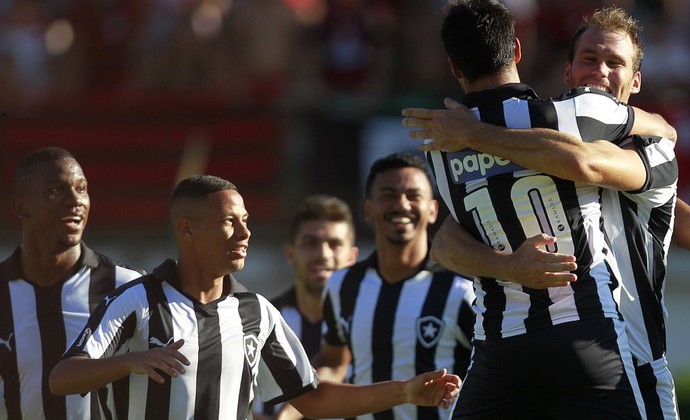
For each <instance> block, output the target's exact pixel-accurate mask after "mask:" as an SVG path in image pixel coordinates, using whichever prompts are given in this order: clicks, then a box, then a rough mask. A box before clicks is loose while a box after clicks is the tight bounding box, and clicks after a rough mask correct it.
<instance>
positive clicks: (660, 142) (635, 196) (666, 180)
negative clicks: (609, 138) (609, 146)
mask: <svg viewBox="0 0 690 420" xmlns="http://www.w3.org/2000/svg"><path fill="white" fill-rule="evenodd" d="M628 143H632V144H633V145H634V147H635V150H636V151H637V153H638V155H639V156H640V158H641V159H642V162H643V164H644V166H645V170H646V171H647V179H646V181H645V183H644V185H643V186H642V188H640V189H639V190H636V191H628V192H625V195H626V196H627V197H628V198H629V199H631V200H633V201H636V202H643V203H646V205H649V204H650V203H651V204H652V205H653V206H654V207H657V206H660V205H663V204H665V203H667V202H668V201H669V200H671V199H672V198H673V197H674V196H675V194H676V184H677V182H678V161H677V160H676V155H675V152H674V147H675V144H674V143H673V141H671V140H669V139H666V138H663V137H651V136H650V137H643V136H638V135H634V136H632V137H630V138H629V139H628V140H626V142H625V143H623V144H622V145H621V146H625V145H627V144H628Z"/></svg>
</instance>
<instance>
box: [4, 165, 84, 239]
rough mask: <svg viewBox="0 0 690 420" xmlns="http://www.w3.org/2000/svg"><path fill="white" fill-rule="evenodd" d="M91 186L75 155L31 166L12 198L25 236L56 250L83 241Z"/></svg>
mask: <svg viewBox="0 0 690 420" xmlns="http://www.w3.org/2000/svg"><path fill="white" fill-rule="evenodd" d="M87 187H88V185H87V182H86V177H85V176H84V172H83V171H82V169H81V166H79V163H77V161H76V160H74V159H71V158H65V159H58V160H53V161H43V162H39V163H35V164H34V165H32V166H31V167H30V168H28V169H27V170H26V174H25V175H24V176H23V178H22V180H21V182H20V185H19V186H18V188H17V191H15V195H14V197H13V199H12V206H13V208H14V211H15V213H16V214H17V215H18V216H19V217H20V218H21V219H22V226H23V232H24V235H25V240H35V241H40V242H41V243H45V244H46V247H47V248H49V249H53V250H54V251H56V252H62V251H64V250H67V249H69V248H72V247H74V246H77V245H79V243H80V241H81V238H82V234H83V232H84V228H85V227H86V222H87V220H88V217H89V208H90V206H91V202H90V199H89V193H88V188H87Z"/></svg>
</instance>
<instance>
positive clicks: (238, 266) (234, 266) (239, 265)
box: [229, 258, 244, 273]
mask: <svg viewBox="0 0 690 420" xmlns="http://www.w3.org/2000/svg"><path fill="white" fill-rule="evenodd" d="M229 268H230V272H231V273H234V272H236V271H240V270H242V269H243V268H244V258H239V259H235V260H232V261H231V262H230V267H229Z"/></svg>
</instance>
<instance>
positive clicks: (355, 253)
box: [347, 246, 359, 266]
mask: <svg viewBox="0 0 690 420" xmlns="http://www.w3.org/2000/svg"><path fill="white" fill-rule="evenodd" d="M358 257H359V248H357V247H356V246H353V247H352V249H351V250H350V258H349V259H348V261H347V265H348V266H350V265H352V264H354V263H356V262H357V258H358Z"/></svg>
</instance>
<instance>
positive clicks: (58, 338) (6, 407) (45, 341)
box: [0, 244, 141, 420]
mask: <svg viewBox="0 0 690 420" xmlns="http://www.w3.org/2000/svg"><path fill="white" fill-rule="evenodd" d="M81 247H82V249H81V252H82V260H81V263H80V267H79V269H78V271H77V272H76V273H74V275H72V276H71V277H70V278H68V279H67V280H65V281H64V282H62V283H59V284H56V285H54V286H52V287H40V286H36V285H34V284H32V283H30V282H28V281H26V280H25V279H24V274H23V271H22V268H21V261H20V255H21V248H19V247H18V248H17V249H16V250H15V251H14V253H13V254H12V255H11V256H10V257H9V258H8V259H6V260H5V261H3V262H2V263H0V401H1V402H2V403H0V419H8V418H9V419H20V418H24V419H32V420H33V419H36V420H40V419H46V418H50V419H61V418H62V419H99V418H102V417H101V415H100V412H99V409H98V406H99V405H98V401H97V399H96V392H93V393H89V394H87V395H86V396H85V397H83V398H82V397H81V396H79V395H69V396H67V397H59V396H55V395H53V394H51V392H50V389H49V387H48V377H49V375H50V371H51V370H52V369H53V366H55V364H56V363H57V361H58V360H59V359H60V356H62V354H63V353H64V352H65V350H66V349H67V346H69V344H70V343H72V341H73V340H74V339H75V338H76V337H77V335H78V334H79V333H80V332H81V330H82V328H83V327H84V325H85V324H86V321H87V319H88V317H89V314H90V313H91V312H93V310H94V309H95V308H96V307H97V305H98V304H99V303H100V302H101V301H102V300H103V299H104V298H105V296H106V295H107V294H108V293H110V292H112V291H113V290H114V289H115V288H116V287H117V286H120V285H122V284H124V283H125V282H128V281H130V280H132V279H134V278H137V277H140V276H141V273H139V272H137V271H135V270H132V269H129V268H127V267H125V266H123V265H120V264H118V263H115V262H114V261H112V260H111V259H110V258H108V257H106V256H105V255H102V254H99V253H96V252H94V251H92V250H91V249H89V248H88V247H86V245H84V244H82V245H81ZM107 393H108V391H107V390H106V389H103V390H99V391H98V396H99V397H101V398H107V396H106V394H107Z"/></svg>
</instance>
